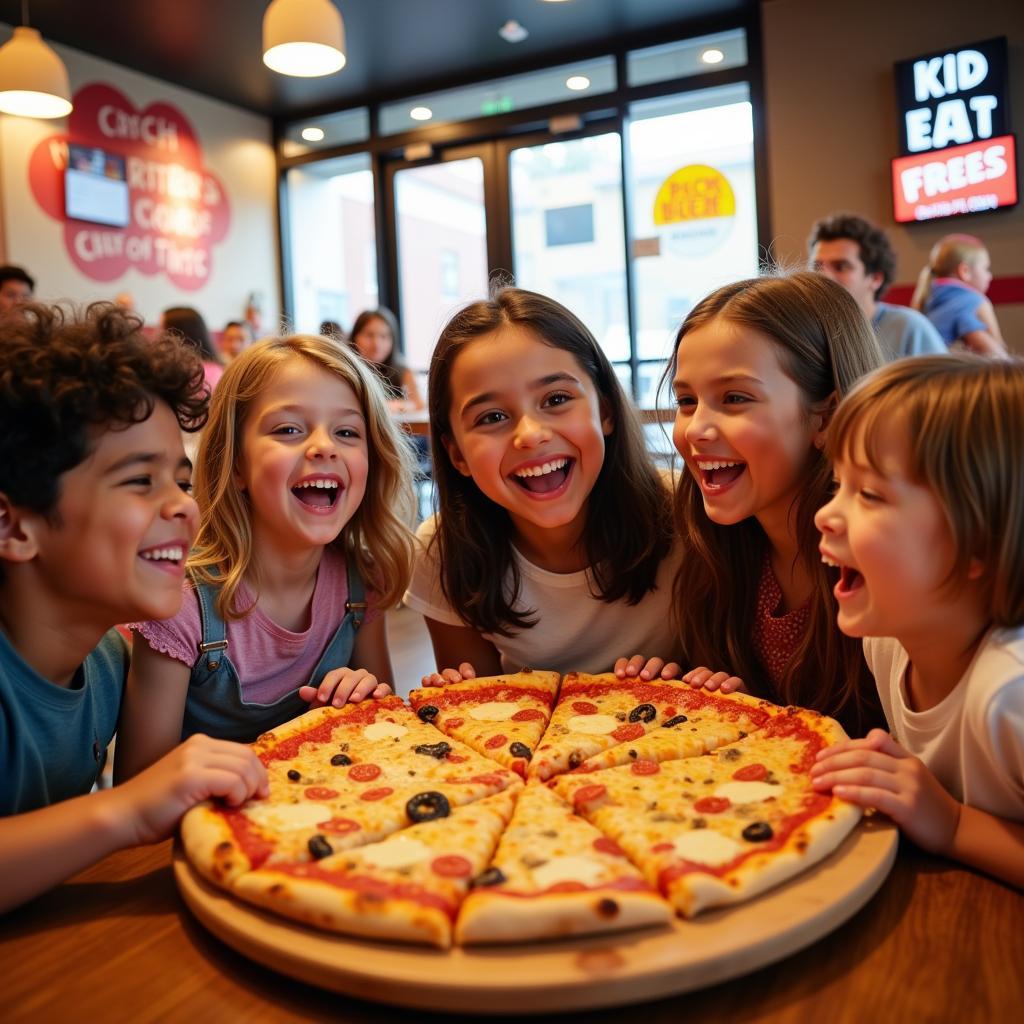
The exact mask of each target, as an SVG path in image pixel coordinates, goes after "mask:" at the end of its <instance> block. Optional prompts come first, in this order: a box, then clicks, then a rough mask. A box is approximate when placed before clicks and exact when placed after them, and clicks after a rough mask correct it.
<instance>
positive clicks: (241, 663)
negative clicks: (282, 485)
mask: <svg viewBox="0 0 1024 1024" xmlns="http://www.w3.org/2000/svg"><path fill="white" fill-rule="evenodd" d="M184 589H185V596H184V600H183V601H182V603H181V611H180V612H178V614H177V615H175V616H174V618H172V619H163V620H151V621H149V622H133V623H132V629H134V630H136V631H137V632H138V633H140V634H141V635H142V636H143V637H145V638H146V641H147V642H148V643H149V646H150V647H152V648H153V650H155V651H160V652H162V653H163V654H166V655H168V656H169V657H171V658H174V659H175V660H176V661H181V662H184V663H185V664H186V665H188V666H189V667H190V668H191V667H192V665H194V664H195V660H196V658H197V657H198V656H199V644H200V642H201V638H202V627H201V624H200V620H199V599H198V598H197V597H196V595H195V592H194V590H193V589H192V586H191V584H190V583H189V582H187V581H186V582H185V584H184ZM347 599H348V578H347V576H346V573H345V556H344V555H343V554H342V553H341V552H340V551H337V550H336V549H334V548H325V549H324V556H323V558H322V559H321V560H320V568H319V570H318V572H317V577H316V586H315V587H314V589H313V599H312V605H311V607H312V611H313V614H312V621H311V623H310V626H309V629H307V630H305V631H303V632H302V633H293V632H291V631H290V630H287V629H284V628H283V627H282V626H279V625H278V624H277V623H276V622H274V621H272V620H271V619H269V618H268V617H267V616H266V615H265V614H264V613H263V612H262V611H261V610H260V609H259V608H254V609H253V610H252V611H251V612H250V613H249V614H248V615H246V616H244V617H243V618H241V619H228V620H226V625H227V641H228V648H227V655H228V657H229V658H230V659H231V663H232V664H233V665H234V666H235V671H236V672H237V673H238V679H239V683H240V684H241V688H242V699H243V700H244V701H246V702H247V703H250V704H270V703H273V702H274V701H277V700H280V698H281V697H283V696H284V695H285V694H288V693H291V692H292V691H293V690H294V689H295V688H296V686H302V685H304V684H305V683H306V682H308V680H309V677H310V676H311V675H312V674H313V669H314V668H316V666H317V662H318V661H319V660H320V657H321V656H322V655H323V653H324V651H325V650H326V649H327V645H328V644H329V643H330V642H331V638H332V637H333V636H334V633H335V631H336V630H337V628H338V626H340V625H341V620H342V619H343V618H344V617H345V601H346V600H347ZM251 600H252V591H250V590H249V589H248V587H246V586H245V585H244V584H243V585H242V586H241V587H239V590H238V596H237V598H236V603H237V605H238V606H239V607H242V608H245V607H246V606H247V605H248V604H249V602H250V601H251ZM366 600H367V602H368V603H369V608H368V609H367V614H366V618H365V620H364V622H372V621H373V619H374V618H376V616H377V614H378V613H377V611H376V610H375V609H374V607H373V594H372V593H368V594H367V598H366ZM334 667H336V668H342V667H343V666H341V665H338V666H334Z"/></svg>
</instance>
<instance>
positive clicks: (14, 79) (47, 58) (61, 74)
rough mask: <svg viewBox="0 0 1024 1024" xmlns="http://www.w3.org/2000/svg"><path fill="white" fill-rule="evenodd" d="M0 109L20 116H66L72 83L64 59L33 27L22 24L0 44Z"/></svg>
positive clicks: (69, 104)
mask: <svg viewBox="0 0 1024 1024" xmlns="http://www.w3.org/2000/svg"><path fill="white" fill-rule="evenodd" d="M0 111H3V112H4V113H5V114H16V115H18V116H20V117H66V116H67V115H68V114H70V113H71V85H70V83H69V82H68V71H67V68H65V67H64V62H63V61H62V60H61V59H60V57H58V56H57V54H56V53H54V52H53V50H51V49H50V47H48V46H47V45H46V43H44V42H43V37H42V36H41V35H40V34H39V32H38V31H37V30H36V29H34V28H29V27H28V26H26V25H20V26H19V27H18V28H16V29H15V30H14V35H13V36H11V38H10V39H9V40H8V41H7V42H6V43H4V45H3V46H0Z"/></svg>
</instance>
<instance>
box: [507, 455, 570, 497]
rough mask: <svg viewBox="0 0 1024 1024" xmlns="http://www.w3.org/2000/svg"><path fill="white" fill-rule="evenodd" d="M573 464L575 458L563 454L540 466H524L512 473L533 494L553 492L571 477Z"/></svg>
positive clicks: (519, 483) (524, 488) (520, 484)
mask: <svg viewBox="0 0 1024 1024" xmlns="http://www.w3.org/2000/svg"><path fill="white" fill-rule="evenodd" d="M573 465H575V460H573V459H569V458H566V457H565V456H564V455H562V456H559V457H558V458H557V459H551V461H550V462H545V463H543V464H542V465H539V466H524V467H523V468H522V469H517V470H516V471H515V472H514V473H513V474H512V479H513V480H514V481H515V482H516V483H517V484H518V485H519V486H520V487H522V489H523V490H524V491H529V492H530V493H531V494H551V493H552V492H554V491H557V490H558V489H559V487H561V486H562V485H563V484H564V483H565V482H566V480H568V479H569V474H570V473H571V472H572V467H573Z"/></svg>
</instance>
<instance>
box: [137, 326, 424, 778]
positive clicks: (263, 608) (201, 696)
mask: <svg viewBox="0 0 1024 1024" xmlns="http://www.w3.org/2000/svg"><path fill="white" fill-rule="evenodd" d="M410 472H411V471H410V466H409V455H408V447H407V445H406V444H405V443H404V441H403V439H402V437H401V435H400V434H399V431H398V428H397V427H396V426H395V425H394V423H393V421H392V419H391V416H390V415H389V413H388V410H387V405H386V399H385V397H384V393H383V390H382V388H381V386H380V384H379V383H378V382H377V381H376V380H375V378H374V376H373V371H372V370H370V369H368V368H367V367H366V366H364V365H363V363H362V361H361V360H360V359H359V358H358V356H356V355H355V353H353V352H352V351H351V350H350V349H348V348H347V347H346V346H344V345H342V344H340V343H338V342H335V341H332V340H331V339H329V338H318V337H313V336H309V335H294V336H291V337H286V338H276V339H268V340H266V341H262V342H260V343H258V344H257V345H254V346H253V347H252V348H249V349H246V350H245V351H244V352H243V353H242V354H241V355H240V356H239V357H238V358H237V359H236V360H234V361H233V362H232V363H231V364H230V365H229V366H228V368H227V370H226V371H225V373H224V377H223V378H222V380H221V382H220V384H219V385H218V387H217V391H216V393H215V395H214V399H213V402H212V405H211V409H210V419H209V422H208V424H207V427H206V431H205V433H204V435H203V439H202V443H201V445H200V449H199V456H198V466H197V468H196V475H195V491H196V499H197V501H198V503H199V507H200V511H201V516H202V518H201V522H200V529H199V537H198V540H197V541H196V545H195V548H194V549H193V551H192V554H191V556H190V558H189V576H190V581H191V582H189V583H187V584H186V590H187V592H186V594H185V600H184V602H183V605H182V610H181V612H180V613H179V614H178V615H177V616H175V617H174V618H173V619H170V620H167V621H164V622H155V621H153V622H143V623H137V624H135V625H134V629H135V631H136V637H135V644H134V653H133V657H132V667H131V671H130V675H129V680H128V691H127V695H126V704H125V710H124V712H123V721H124V722H126V723H129V724H130V725H131V726H132V728H131V729H128V730H126V734H130V735H131V736H132V740H131V742H130V743H128V744H126V745H125V746H124V747H121V746H120V745H119V750H118V765H119V772H120V773H121V774H127V775H131V774H134V772H136V771H138V770H140V769H142V768H143V767H145V766H146V765H148V764H149V763H150V762H151V761H153V760H154V759H155V758H156V757H158V756H159V755H160V754H162V753H163V752H164V751H165V750H168V749H170V748H171V747H172V746H174V745H175V744H176V743H178V742H179V741H180V740H181V739H182V738H183V737H185V736H188V735H190V734H192V733H195V732H205V733H209V734H210V735H213V736H218V737H224V738H230V739H237V740H252V739H253V738H255V737H256V736H257V735H258V734H259V733H261V732H264V731H265V730H267V729H270V728H273V727H274V726H275V725H278V724H280V723H281V722H284V721H287V720H288V719H290V718H292V717H294V716H295V715H297V714H300V713H301V712H302V711H305V710H307V709H308V708H309V707H310V706H319V705H321V704H326V703H333V704H335V705H340V704H343V703H345V701H346V700H353V701H358V700H361V699H363V698H365V697H370V696H374V697H379V696H383V695H385V694H387V693H389V692H391V664H390V659H389V656H388V651H387V639H386V633H385V625H384V617H383V615H382V612H383V610H384V609H387V608H389V607H392V606H394V605H395V604H397V602H398V600H399V599H400V597H401V595H402V591H403V590H404V588H405V585H406V582H407V580H408V577H409V572H410V568H411V553H412V537H411V535H410V534H409V532H408V529H407V528H406V526H405V525H404V524H405V519H404V517H403V513H404V511H405V510H406V509H408V508H409V505H408V502H409V500H410V493H411V491H410V488H411V484H410V480H411V476H410ZM303 683H306V685H302V684H303Z"/></svg>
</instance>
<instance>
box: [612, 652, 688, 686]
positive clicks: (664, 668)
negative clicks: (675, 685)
mask: <svg viewBox="0 0 1024 1024" xmlns="http://www.w3.org/2000/svg"><path fill="white" fill-rule="evenodd" d="M612 671H613V672H614V673H615V674H616V675H617V676H618V677H619V678H620V679H644V680H648V679H678V678H679V666H678V665H677V664H676V663H675V662H674V661H665V660H664V659H663V658H647V657H645V656H644V655H642V654H634V655H633V657H631V658H619V659H618V661H616V662H615V667H614V668H613V669H612Z"/></svg>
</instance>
